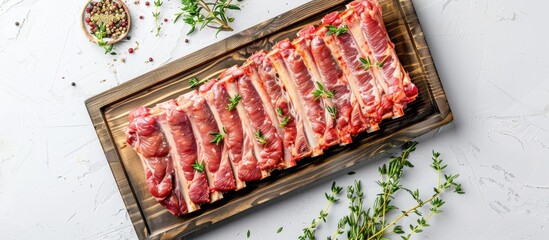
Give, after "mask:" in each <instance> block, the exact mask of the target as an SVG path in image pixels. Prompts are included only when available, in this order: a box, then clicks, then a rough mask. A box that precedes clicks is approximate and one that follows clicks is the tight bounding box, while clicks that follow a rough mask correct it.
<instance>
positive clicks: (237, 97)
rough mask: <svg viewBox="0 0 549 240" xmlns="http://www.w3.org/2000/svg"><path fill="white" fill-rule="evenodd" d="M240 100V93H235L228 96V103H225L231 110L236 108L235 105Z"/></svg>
mask: <svg viewBox="0 0 549 240" xmlns="http://www.w3.org/2000/svg"><path fill="white" fill-rule="evenodd" d="M240 100H242V97H241V96H240V94H236V95H234V96H232V97H230V98H229V103H228V104H227V110H229V111H232V110H234V109H235V108H236V105H238V103H239V102H240Z"/></svg>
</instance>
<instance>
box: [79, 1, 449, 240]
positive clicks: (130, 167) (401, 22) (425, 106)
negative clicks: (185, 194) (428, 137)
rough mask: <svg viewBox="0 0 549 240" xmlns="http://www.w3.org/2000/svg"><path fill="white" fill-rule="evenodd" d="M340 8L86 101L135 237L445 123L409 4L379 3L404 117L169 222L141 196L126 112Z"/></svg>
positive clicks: (183, 227) (278, 191) (247, 201)
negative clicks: (408, 85)
mask: <svg viewBox="0 0 549 240" xmlns="http://www.w3.org/2000/svg"><path fill="white" fill-rule="evenodd" d="M347 2H348V1H343V0H335V1H334V0H315V1H312V2H310V3H307V4H305V5H303V6H300V7H298V8H296V9H294V10H292V11H290V12H287V13H284V14H282V15H279V16H277V17H275V18H273V19H270V20H268V21H266V22H263V23H260V24H258V25H256V26H254V27H252V28H249V29H247V30H244V31H242V32H240V33H238V34H236V35H234V36H232V37H229V38H227V39H225V40H223V41H221V42H218V43H216V44H213V45H211V46H209V47H207V48H204V49H201V50H199V51H197V52H195V53H193V54H190V55H188V56H186V57H183V58H180V59H178V60H175V61H174V62H172V63H170V64H167V65H165V66H163V67H161V68H158V69H156V70H154V71H152V72H149V73H147V74H145V75H142V76H140V77H137V78H135V79H133V80H131V81H128V82H126V83H124V84H121V85H119V86H117V87H115V88H113V89H111V90H108V91H106V92H104V93H101V94H99V95H97V96H94V97H92V98H90V99H88V100H87V101H86V107H87V109H88V112H89V114H90V117H91V119H92V122H93V124H94V127H95V129H96V131H97V135H98V137H99V140H100V142H101V145H102V147H103V150H104V152H105V155H106V157H107V160H108V162H109V165H110V167H111V170H112V172H113V175H114V177H115V180H116V183H117V184H118V186H119V190H120V193H121V195H122V198H123V200H124V202H125V204H126V207H127V210H128V213H129V216H130V218H131V220H132V222H133V224H134V227H135V230H136V232H137V235H138V237H139V238H141V239H144V238H150V239H171V238H174V237H182V236H186V235H188V234H190V233H193V232H196V231H198V230H200V229H204V228H206V227H209V226H211V225H213V224H215V223H218V222H220V221H223V220H226V219H228V218H230V217H231V216H234V215H236V214H238V213H241V212H243V211H246V210H248V209H250V208H253V207H256V206H260V205H262V204H265V203H266V202H268V201H271V200H273V199H276V198H277V197H280V196H282V195H285V194H287V193H289V192H292V191H295V190H296V189H298V188H302V187H304V186H307V185H308V184H311V183H312V182H314V181H318V180H319V179H322V178H329V177H330V176H332V175H334V174H337V173H339V172H341V171H344V170H346V169H348V168H351V167H353V166H355V165H358V164H361V163H364V162H366V161H368V160H369V159H371V158H373V157H374V156H376V155H379V154H381V153H383V152H384V151H386V150H387V149H390V148H394V147H395V146H399V145H401V144H402V143H404V142H406V141H409V140H411V139H413V138H415V137H417V136H419V135H421V134H424V133H426V132H428V131H431V130H433V129H436V128H438V127H440V126H442V125H444V124H447V123H449V122H451V121H452V114H451V111H450V107H449V105H448V102H447V100H446V96H445V94H444V90H443V88H442V86H441V83H440V80H439V78H438V75H437V72H436V69H435V66H434V65H433V61H432V58H431V55H430V52H429V48H428V46H427V43H426V42H425V38H424V36H423V32H422V30H421V27H420V24H419V21H418V19H417V16H416V14H415V11H414V8H413V5H412V2H411V0H380V2H381V4H382V7H383V18H384V21H385V24H386V27H387V31H388V33H389V36H390V38H391V39H392V41H393V43H395V48H396V51H397V54H398V56H399V58H400V60H401V62H402V64H403V66H404V68H405V69H406V70H407V71H408V72H409V74H410V77H411V79H412V81H413V82H414V83H415V84H416V86H417V87H418V89H419V96H418V98H417V100H416V101H414V102H413V103H411V104H409V105H408V108H407V109H406V111H405V116H404V117H401V118H399V119H390V120H385V121H384V122H383V123H382V124H381V125H380V127H381V130H379V131H377V132H374V133H369V134H367V133H364V134H361V135H359V136H356V137H355V138H354V142H353V143H352V144H350V145H347V146H345V147H334V148H331V149H330V150H328V151H326V152H325V154H324V155H322V156H320V157H316V158H307V159H304V160H302V161H301V162H300V163H299V164H298V166H297V167H294V168H292V169H288V170H283V171H275V172H274V173H273V174H272V176H271V177H268V178H266V179H264V180H261V181H258V182H256V183H251V184H247V185H248V186H247V187H246V188H245V189H242V190H240V191H238V192H230V193H227V194H224V199H223V200H221V201H218V202H215V203H214V204H211V205H207V206H204V207H203V209H201V210H199V211H197V212H194V213H192V214H189V215H186V216H183V217H174V216H173V215H171V214H170V213H169V212H168V211H167V210H165V209H164V207H162V206H161V205H160V204H158V203H157V202H156V200H155V199H154V198H153V197H152V196H151V195H150V193H149V192H148V188H147V186H146V182H145V177H144V173H143V168H142V166H141V163H140V160H139V158H138V156H137V155H136V153H135V152H134V151H133V150H132V149H131V147H130V146H129V145H127V144H126V138H125V134H124V131H125V129H126V127H127V124H128V120H127V116H128V113H129V112H130V111H131V110H132V109H134V108H136V107H139V106H147V107H152V106H154V105H155V104H157V103H159V102H162V101H166V100H168V99H172V98H175V97H177V96H179V95H181V94H183V93H185V92H188V91H189V87H188V79H189V78H191V77H197V78H199V79H206V78H211V77H216V76H217V75H218V74H219V73H220V72H221V71H222V70H223V69H225V68H227V67H230V66H233V65H235V64H241V63H242V62H243V61H244V60H245V59H246V58H247V57H248V56H249V55H251V54H252V53H253V52H255V51H257V50H260V49H264V50H268V49H270V48H271V46H272V45H273V44H274V43H276V42H277V41H279V40H282V39H284V38H295V33H296V32H297V31H298V30H299V29H301V28H302V27H303V26H305V25H308V24H317V23H319V21H320V19H321V18H322V17H323V16H324V15H325V14H326V13H328V12H330V11H335V10H339V11H340V10H343V9H344V6H345V4H346V3H347Z"/></svg>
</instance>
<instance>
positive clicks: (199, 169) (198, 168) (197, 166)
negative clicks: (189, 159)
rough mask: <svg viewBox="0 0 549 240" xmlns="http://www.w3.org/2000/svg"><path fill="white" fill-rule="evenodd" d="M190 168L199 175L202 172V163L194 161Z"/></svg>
mask: <svg viewBox="0 0 549 240" xmlns="http://www.w3.org/2000/svg"><path fill="white" fill-rule="evenodd" d="M191 166H192V167H193V168H194V170H196V171H197V172H199V173H203V172H204V162H199V161H195V162H194V163H193V164H192V165H191Z"/></svg>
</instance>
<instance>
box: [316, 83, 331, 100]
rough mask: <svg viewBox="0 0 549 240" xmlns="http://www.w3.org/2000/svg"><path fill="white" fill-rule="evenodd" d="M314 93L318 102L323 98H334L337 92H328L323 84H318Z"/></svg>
mask: <svg viewBox="0 0 549 240" xmlns="http://www.w3.org/2000/svg"><path fill="white" fill-rule="evenodd" d="M312 93H313V96H315V101H317V100H319V99H320V98H322V97H323V96H324V97H325V98H333V97H334V94H335V91H334V90H332V91H328V89H326V88H325V87H324V86H323V85H322V83H320V82H316V89H315V90H314V91H313V92H312Z"/></svg>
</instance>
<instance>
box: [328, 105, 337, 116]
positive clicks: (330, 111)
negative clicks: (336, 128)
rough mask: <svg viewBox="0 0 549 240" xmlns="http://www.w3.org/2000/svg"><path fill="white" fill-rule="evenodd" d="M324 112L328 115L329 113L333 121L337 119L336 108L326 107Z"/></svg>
mask: <svg viewBox="0 0 549 240" xmlns="http://www.w3.org/2000/svg"><path fill="white" fill-rule="evenodd" d="M326 111H328V113H330V116H332V118H333V119H336V118H337V108H336V106H332V107H330V106H326Z"/></svg>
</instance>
